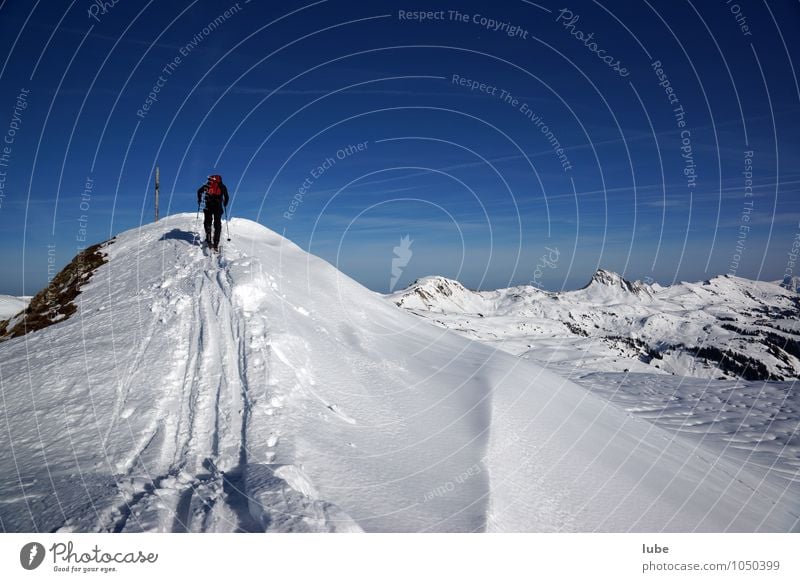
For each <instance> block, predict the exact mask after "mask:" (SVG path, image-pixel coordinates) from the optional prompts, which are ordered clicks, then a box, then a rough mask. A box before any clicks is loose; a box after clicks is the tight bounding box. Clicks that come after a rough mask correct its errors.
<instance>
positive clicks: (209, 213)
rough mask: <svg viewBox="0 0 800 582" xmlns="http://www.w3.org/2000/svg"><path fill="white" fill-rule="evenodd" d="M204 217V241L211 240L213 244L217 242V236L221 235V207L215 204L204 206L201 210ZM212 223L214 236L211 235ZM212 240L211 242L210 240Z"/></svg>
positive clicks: (215, 244)
mask: <svg viewBox="0 0 800 582" xmlns="http://www.w3.org/2000/svg"><path fill="white" fill-rule="evenodd" d="M203 215H204V216H205V219H204V220H203V226H204V227H205V229H206V242H211V244H213V245H214V246H217V245H218V244H219V237H220V235H222V208H221V207H216V206H210V205H209V206H206V208H205V209H204V210H203ZM212 221H213V223H214V236H213V238H212V236H211V223H212ZM212 241H213V242H212Z"/></svg>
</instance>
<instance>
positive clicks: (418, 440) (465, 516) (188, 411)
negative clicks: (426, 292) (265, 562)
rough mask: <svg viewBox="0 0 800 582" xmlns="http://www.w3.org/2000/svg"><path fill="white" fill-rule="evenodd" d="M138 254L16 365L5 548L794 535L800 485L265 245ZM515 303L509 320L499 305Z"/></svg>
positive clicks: (3, 486) (112, 270)
mask: <svg viewBox="0 0 800 582" xmlns="http://www.w3.org/2000/svg"><path fill="white" fill-rule="evenodd" d="M195 229H196V225H195V223H194V216H193V215H175V216H170V217H167V218H165V219H163V220H161V221H160V222H158V223H157V224H150V225H146V226H144V227H142V228H141V229H136V230H132V231H128V232H125V233H122V234H120V235H119V236H118V237H117V238H116V240H115V241H114V242H113V243H112V244H111V245H109V246H108V247H106V249H105V250H107V252H108V255H109V256H108V262H107V263H106V264H104V265H102V266H101V267H99V269H98V270H97V272H96V273H95V274H94V276H93V277H92V278H91V280H90V282H89V283H88V284H87V285H86V286H85V287H84V289H83V292H82V293H81V294H80V295H78V297H77V300H76V302H77V304H78V312H77V313H76V314H75V315H73V316H72V317H71V318H70V319H68V320H66V321H62V322H59V323H58V324H56V325H53V326H51V327H48V328H45V329H43V330H41V331H37V332H33V333H30V334H28V335H25V336H22V337H19V338H16V339H13V340H10V341H7V342H4V343H2V344H0V394H1V395H2V410H3V415H2V416H3V425H4V429H5V430H4V431H3V432H2V435H3V436H2V439H3V441H2V443H0V444H2V446H0V479H1V480H0V525H1V526H2V528H3V529H4V530H5V531H142V530H145V531H293V532H296V531H362V530H363V531H595V530H601V531H629V530H634V531H695V530H698V531H762V530H763V531H791V530H797V529H798V515H800V507H799V505H800V502H799V501H798V500H799V499H800V496H798V494H797V493H798V491H797V487H796V482H794V483H787V482H786V480H785V479H783V478H779V477H780V476H776V477H775V478H773V476H772V475H771V474H770V473H766V474H765V473H764V472H757V471H751V470H749V469H748V468H747V467H742V466H741V465H740V464H737V463H735V462H733V461H731V460H730V459H729V458H727V457H725V456H719V457H716V456H714V455H713V454H711V453H709V451H708V450H706V449H703V450H702V451H701V450H700V449H698V448H697V447H694V446H692V445H691V444H687V443H686V442H684V441H682V440H680V439H676V438H674V435H673V434H672V433H670V432H667V431H665V430H663V429H662V428H659V427H657V426H654V425H653V424H651V423H650V422H647V421H645V420H643V419H637V418H635V417H633V416H631V415H630V414H628V413H626V412H625V411H624V410H622V409H621V408H620V407H618V406H615V405H612V404H609V403H608V402H607V401H606V400H604V399H602V398H599V397H597V396H595V395H592V394H591V393H590V392H588V391H587V390H585V389H584V388H581V387H580V386H578V385H576V384H574V383H573V382H571V381H568V380H565V379H563V378H562V377H559V376H557V375H555V374H553V373H552V372H550V371H548V370H545V369H543V368H542V367H540V366H538V365H536V364H535V363H532V362H530V361H526V360H524V359H520V358H517V357H514V356H513V355H511V354H508V353H506V352H504V351H501V350H497V349H495V348H494V347H492V346H489V345H485V344H482V343H479V342H474V341H470V340H469V339H466V338H464V337H462V336H461V335H459V334H457V333H454V332H452V331H449V330H446V329H442V328H440V327H436V326H434V325H430V323H429V322H427V321H426V320H424V319H421V318H419V317H415V316H414V315H412V314H410V313H406V312H404V311H403V310H399V309H397V308H396V307H395V306H394V305H392V304H391V303H389V302H387V301H386V300H385V299H384V298H383V297H382V296H380V295H378V294H375V293H373V292H371V291H369V290H367V289H365V288H364V287H362V286H361V285H359V284H358V283H356V282H355V281H353V280H351V279H349V278H348V277H346V276H345V275H343V274H342V273H340V272H339V271H337V270H336V269H335V268H334V267H332V266H331V265H329V264H328V263H326V262H324V261H322V260H320V259H318V258H316V257H314V256H311V255H308V254H307V253H305V252H304V251H302V250H301V249H300V248H299V247H297V246H295V245H294V244H292V243H291V242H289V241H287V240H286V239H283V238H282V237H280V236H279V235H277V234H275V233H273V232H271V231H269V230H267V229H266V228H264V227H263V226H260V225H258V224H256V223H253V222H250V221H247V220H242V219H235V220H233V221H232V222H231V232H232V233H233V235H234V237H233V241H232V242H231V243H228V244H225V245H224V248H223V251H222V254H221V256H220V257H206V256H204V255H203V253H202V252H201V250H200V248H199V247H197V246H195V245H194V243H193V239H194V232H195ZM493 300H494V299H493Z"/></svg>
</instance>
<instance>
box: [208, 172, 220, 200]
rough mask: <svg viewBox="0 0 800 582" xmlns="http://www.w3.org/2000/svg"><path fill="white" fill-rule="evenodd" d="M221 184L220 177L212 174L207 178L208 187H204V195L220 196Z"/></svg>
mask: <svg viewBox="0 0 800 582" xmlns="http://www.w3.org/2000/svg"><path fill="white" fill-rule="evenodd" d="M221 184H222V176H220V175H219V174H214V175H212V176H209V177H208V186H207V187H206V194H208V195H209V196H219V195H220V194H222V188H220V185H221Z"/></svg>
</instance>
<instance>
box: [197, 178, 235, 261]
mask: <svg viewBox="0 0 800 582" xmlns="http://www.w3.org/2000/svg"><path fill="white" fill-rule="evenodd" d="M204 197H205V203H206V206H205V208H204V209H203V216H204V220H203V227H205V230H206V244H207V245H208V248H210V249H211V250H213V251H217V250H219V238H220V236H221V235H222V211H223V209H225V208H227V207H228V188H227V187H226V186H225V184H223V183H222V176H220V175H218V174H213V175H211V176H209V177H208V182H207V183H205V184H203V185H202V186H200V188H199V189H198V190H197V206H198V208H199V207H200V204H201V202H202V200H203V198H204ZM212 222H213V225H214V233H213V237H212V233H211V225H212Z"/></svg>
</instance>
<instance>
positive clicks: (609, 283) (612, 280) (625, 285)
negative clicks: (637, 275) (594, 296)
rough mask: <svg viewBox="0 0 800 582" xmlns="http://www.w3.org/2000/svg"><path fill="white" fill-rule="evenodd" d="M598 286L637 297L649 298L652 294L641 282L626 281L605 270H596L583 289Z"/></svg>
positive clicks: (649, 288) (616, 274)
mask: <svg viewBox="0 0 800 582" xmlns="http://www.w3.org/2000/svg"><path fill="white" fill-rule="evenodd" d="M598 286H600V287H606V288H611V289H614V290H619V291H624V292H626V293H631V294H633V295H636V296H639V297H651V296H652V294H653V289H652V287H650V286H649V285H647V284H645V283H642V282H641V281H628V280H627V279H625V278H624V277H623V276H622V275H619V274H618V273H615V272H614V271H607V270H605V269H597V271H595V273H594V275H592V278H591V280H590V281H589V284H588V285H587V286H586V287H584V289H590V288H592V287H594V288H597V287H598Z"/></svg>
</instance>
